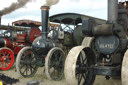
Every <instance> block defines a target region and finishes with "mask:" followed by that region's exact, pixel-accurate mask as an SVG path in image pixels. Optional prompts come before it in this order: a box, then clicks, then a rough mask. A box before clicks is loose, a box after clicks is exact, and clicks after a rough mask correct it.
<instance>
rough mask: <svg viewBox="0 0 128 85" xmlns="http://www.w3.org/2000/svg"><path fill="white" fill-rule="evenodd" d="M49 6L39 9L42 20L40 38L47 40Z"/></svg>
mask: <svg viewBox="0 0 128 85" xmlns="http://www.w3.org/2000/svg"><path fill="white" fill-rule="evenodd" d="M49 9H50V8H49V6H42V7H41V19H42V32H41V34H42V38H43V39H46V38H47V32H48V17H49Z"/></svg>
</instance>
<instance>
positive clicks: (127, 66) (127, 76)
mask: <svg viewBox="0 0 128 85" xmlns="http://www.w3.org/2000/svg"><path fill="white" fill-rule="evenodd" d="M121 81H122V85H128V50H127V51H126V52H125V54H124V58H123V62H122V69H121Z"/></svg>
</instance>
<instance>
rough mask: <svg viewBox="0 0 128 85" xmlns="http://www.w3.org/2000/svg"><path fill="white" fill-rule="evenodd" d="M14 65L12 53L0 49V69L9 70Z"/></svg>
mask: <svg viewBox="0 0 128 85" xmlns="http://www.w3.org/2000/svg"><path fill="white" fill-rule="evenodd" d="M13 64H14V53H13V51H12V50H11V49H9V48H0V69H1V70H9V69H10V68H11V67H12V66H13Z"/></svg>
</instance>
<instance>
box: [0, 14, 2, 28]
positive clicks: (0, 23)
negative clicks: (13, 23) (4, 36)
mask: <svg viewBox="0 0 128 85" xmlns="http://www.w3.org/2000/svg"><path fill="white" fill-rule="evenodd" d="M1 17H2V16H1V15H0V27H1Z"/></svg>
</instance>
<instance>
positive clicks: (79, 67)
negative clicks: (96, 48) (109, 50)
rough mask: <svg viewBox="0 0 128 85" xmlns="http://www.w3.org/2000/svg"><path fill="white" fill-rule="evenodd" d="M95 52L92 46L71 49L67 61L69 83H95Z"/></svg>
mask: <svg viewBox="0 0 128 85" xmlns="http://www.w3.org/2000/svg"><path fill="white" fill-rule="evenodd" d="M93 57H94V53H93V51H92V50H91V49H90V48H85V47H84V46H77V47H74V48H72V49H71V50H70V52H69V53H68V55H67V58H66V61H65V68H64V73H65V79H66V82H67V83H68V84H69V85H93V83H94V80H95V75H94V72H93V71H94V70H93V69H91V67H92V66H93V65H94V64H95V60H94V59H95V58H93Z"/></svg>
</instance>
